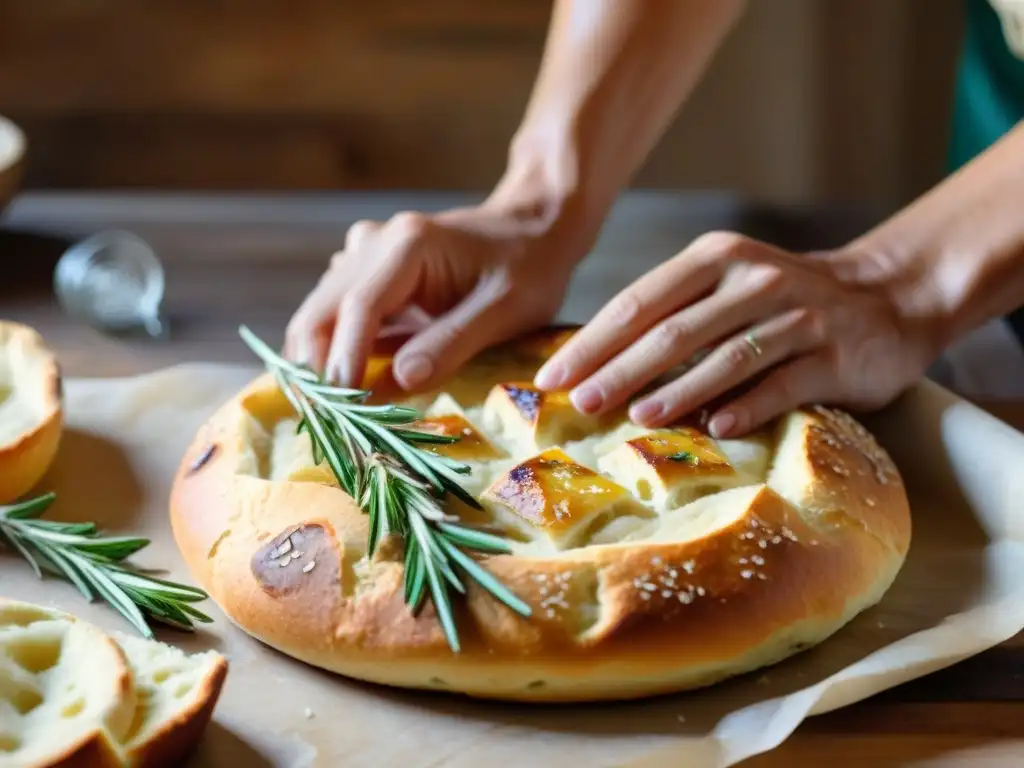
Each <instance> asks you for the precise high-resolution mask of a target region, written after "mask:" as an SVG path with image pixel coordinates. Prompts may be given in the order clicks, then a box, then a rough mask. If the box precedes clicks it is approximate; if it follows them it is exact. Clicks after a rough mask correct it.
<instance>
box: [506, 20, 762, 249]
mask: <svg viewBox="0 0 1024 768" xmlns="http://www.w3.org/2000/svg"><path fill="white" fill-rule="evenodd" d="M742 7H743V2H742V0H557V2H556V5H555V10H554V14H553V18H552V22H551V26H550V29H549V33H548V40H547V46H546V49H545V54H544V58H543V61H542V64H541V68H540V72H539V74H538V78H537V82H536V84H535V86H534V90H533V94H532V96H531V99H530V102H529V105H528V107H527V109H526V113H525V116H524V118H523V121H522V124H521V125H520V127H519V130H518V131H517V132H516V135H515V137H514V139H513V141H512V144H511V147H510V152H509V165H508V169H507V172H506V174H505V176H504V178H503V179H502V181H501V183H500V184H499V185H498V187H497V189H496V190H495V193H494V197H496V198H499V199H501V198H509V197H511V198H519V199H522V198H524V197H525V198H526V199H531V198H536V199H537V200H539V203H538V204H539V205H540V206H542V207H545V206H546V207H547V208H549V209H550V210H549V213H550V215H552V216H563V217H564V218H566V219H569V220H571V222H572V223H571V226H572V227H573V228H575V229H577V230H582V231H585V232H588V233H596V231H597V230H598V229H599V228H600V226H601V222H602V221H603V219H604V217H605V216H606V214H607V212H608V209H609V208H610V207H611V205H612V203H613V202H614V200H615V198H616V197H617V196H618V194H619V192H620V191H621V190H622V189H623V188H624V187H625V186H626V185H627V184H628V183H629V181H630V179H631V177H632V176H633V174H634V173H635V172H636V170H637V169H638V167H639V166H640V164H641V163H642V162H643V161H644V159H645V158H646V156H647V155H648V153H649V152H650V150H651V149H652V147H653V146H654V145H655V143H656V142H657V141H658V139H659V138H660V137H661V135H662V134H663V132H664V131H665V129H666V127H667V126H668V124H669V122H670V121H671V120H672V118H673V116H674V114H675V113H676V112H677V110H678V109H679V107H680V106H681V105H682V103H683V102H684V101H685V99H686V97H687V96H688V95H689V93H690V91H691V90H692V89H693V88H694V86H695V85H696V83H697V82H698V80H699V78H700V76H701V74H702V72H703V70H704V68H705V66H706V65H707V64H708V62H709V61H710V59H711V57H712V56H713V54H714V52H715V50H716V49H717V48H718V46H719V44H720V43H721V41H722V40H723V39H724V37H725V36H726V34H727V33H728V31H729V29H730V28H731V26H732V25H733V23H734V21H735V20H736V18H737V17H738V16H739V13H740V11H741V9H742ZM524 191H525V194H524Z"/></svg>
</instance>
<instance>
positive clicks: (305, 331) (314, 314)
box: [282, 251, 344, 370]
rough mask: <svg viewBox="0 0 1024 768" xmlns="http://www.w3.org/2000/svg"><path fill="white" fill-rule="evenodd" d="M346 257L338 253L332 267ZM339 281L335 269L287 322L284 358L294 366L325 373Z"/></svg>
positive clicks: (328, 273)
mask: <svg viewBox="0 0 1024 768" xmlns="http://www.w3.org/2000/svg"><path fill="white" fill-rule="evenodd" d="M343 253H344V252H341V251H339V252H338V253H336V254H335V255H334V256H333V257H332V263H333V264H336V263H338V261H339V260H340V258H341V257H342V256H343ZM336 277H337V276H336V275H335V273H334V271H333V268H329V269H328V270H327V271H326V272H324V274H323V275H321V277H320V279H319V280H318V281H317V284H316V285H315V286H314V287H313V290H312V291H310V292H309V295H308V296H306V298H305V300H304V301H303V302H302V303H301V304H300V305H299V308H298V309H297V310H296V311H295V314H293V315H292V317H291V319H290V320H289V321H288V325H287V327H286V328H285V338H284V347H283V350H282V354H283V355H284V357H285V358H286V359H288V360H291V361H292V362H293V363H299V364H302V365H309V366H311V367H313V368H314V369H315V370H323V366H324V363H325V362H326V358H327V350H328V347H329V344H330V336H331V334H330V331H331V328H332V326H333V325H334V322H335V315H336V313H337V309H338V300H339V299H340V293H341V292H342V291H343V290H344V287H343V285H342V282H341V281H338V280H337V279H336Z"/></svg>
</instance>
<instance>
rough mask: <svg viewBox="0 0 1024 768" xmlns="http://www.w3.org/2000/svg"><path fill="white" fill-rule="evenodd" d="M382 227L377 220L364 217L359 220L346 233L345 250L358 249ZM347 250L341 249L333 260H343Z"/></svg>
mask: <svg viewBox="0 0 1024 768" xmlns="http://www.w3.org/2000/svg"><path fill="white" fill-rule="evenodd" d="M379 229H380V224H378V223H377V222H376V221H370V220H368V219H363V220H362V221H357V222H356V223H355V224H353V225H352V226H351V227H349V228H348V232H347V233H346V235H345V250H346V251H358V250H359V249H360V248H361V247H362V246H363V245H364V244H365V243H366V241H367V240H368V239H369V238H370V237H371V236H372V235H374V234H375V233H376V232H377V231H378V230H379ZM344 255H345V252H344V251H339V252H338V253H336V254H334V256H333V258H332V261H333V260H337V261H341V260H342V258H344Z"/></svg>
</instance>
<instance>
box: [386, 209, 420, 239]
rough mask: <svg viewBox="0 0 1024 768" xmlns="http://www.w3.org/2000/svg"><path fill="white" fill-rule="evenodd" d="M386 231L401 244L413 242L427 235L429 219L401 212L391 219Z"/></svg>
mask: <svg viewBox="0 0 1024 768" xmlns="http://www.w3.org/2000/svg"><path fill="white" fill-rule="evenodd" d="M388 229H390V230H391V231H392V233H393V234H394V236H395V237H396V238H397V239H398V240H399V241H401V242H406V243H409V242H415V241H417V240H420V239H422V238H423V237H424V236H425V235H426V234H427V231H428V230H429V229H430V219H428V218H427V217H426V216H424V215H423V214H422V213H416V212H414V211H403V212H402V213H396V214H395V215H394V216H392V217H391V220H390V221H389V222H388Z"/></svg>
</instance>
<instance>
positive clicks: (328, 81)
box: [0, 0, 961, 200]
mask: <svg viewBox="0 0 1024 768" xmlns="http://www.w3.org/2000/svg"><path fill="white" fill-rule="evenodd" d="M655 1H656V2H669V3H671V2H675V0H655ZM960 5H961V0H930V2H928V3H924V4H922V3H910V2H902V3H893V2H890V0H830V1H829V2H827V3H822V2H817V0H773V1H772V2H771V3H749V4H748V9H747V11H746V14H745V17H744V18H743V20H742V21H741V22H740V24H739V25H738V26H737V28H736V30H735V31H734V33H733V34H732V35H731V36H730V39H729V40H728V41H727V42H726V44H725V46H724V47H723V49H722V51H721V52H720V54H719V55H718V56H717V57H716V61H715V63H714V66H713V67H711V69H710V70H709V71H708V73H707V75H706V77H705V79H704V80H703V82H702V84H701V86H700V87H699V88H698V89H697V92H696V93H695V94H694V95H693V98H692V99H691V100H690V101H689V103H688V105H687V107H686V110H685V116H684V118H683V119H681V120H679V121H677V123H676V124H675V125H674V126H672V128H671V129H670V130H669V131H668V133H667V135H666V136H665V138H664V140H663V141H662V142H661V144H660V146H659V147H658V148H657V149H656V151H655V152H654V153H653V154H652V155H651V157H650V159H649V161H648V163H647V164H646V167H645V168H644V169H643V170H642V172H641V174H640V176H639V178H638V183H639V184H641V185H644V186H649V187H671V188H679V187H689V188H693V187H696V186H702V187H703V186H714V187H718V188H730V189H732V188H741V189H744V190H746V191H748V192H749V193H751V194H757V195H770V196H771V199H773V200H776V199H786V200H792V199H805V198H814V199H817V198H819V197H820V196H821V194H834V195H837V196H843V197H846V198H848V197H859V196H863V197H864V198H866V199H873V200H889V199H891V198H892V197H896V198H897V199H903V198H904V197H905V196H906V195H907V194H910V193H912V192H916V191H918V190H919V189H920V188H921V187H922V186H923V185H924V184H926V183H930V182H931V181H933V180H934V178H935V175H936V174H937V173H938V172H939V171H940V170H941V168H942V163H943V158H944V153H945V142H946V138H945V132H944V131H943V130H937V129H936V125H937V124H944V123H945V122H946V121H947V120H948V114H949V108H948V103H949V99H950V95H951V86H952V73H953V64H954V59H955V56H956V52H957V43H958V35H959V31H960V16H961V13H960ZM551 6H552V2H551V0H488V1H487V2H478V1H477V0H433V1H432V2H430V3H419V2H409V0H374V2H363V0H291V2H288V3H280V2H268V1H267V0H248V1H247V2H244V3H241V2H237V1H236V2H223V1H222V2H203V3H197V2H174V0H150V2H146V3H139V2H137V0H88V2H81V1H80V0H46V2H33V1H32V0H5V1H4V2H0V113H4V114H7V115H8V116H9V117H11V118H13V119H15V120H17V121H18V122H19V123H21V124H22V125H23V126H24V128H25V130H26V132H27V133H28V135H29V136H30V138H31V141H32V146H33V151H32V154H31V162H30V163H29V167H28V174H27V177H26V183H27V184H28V185H30V186H32V187H33V188H43V187H45V188H53V187H58V186H59V187H63V188H83V187H93V188H95V187H106V188H115V187H145V188H154V187H155V188H170V187H176V188H182V189H231V190H238V189H389V188H400V189H411V188H416V189H425V188H427V189H438V188H444V189H462V190H465V189H473V190H476V189H484V188H487V187H489V185H491V184H492V183H493V182H494V180H495V177H496V176H497V175H498V174H499V173H500V172H501V170H502V167H503V165H504V162H505V157H506V152H507V146H508V140H509V137H510V136H511V134H512V132H513V131H514V130H515V128H516V126H517V125H518V122H519V119H520V117H521V115H522V112H523V109H524V107H525V104H526V101H527V98H528V96H529V93H530V89H531V87H532V85H533V81H534V77H535V75H536V72H537V69H538V66H539V64H540V56H541V52H542V49H543V44H544V37H545V32H546V29H547V25H548V19H549V15H550V12H551ZM850 115H856V116H857V119H856V120H851V119H850ZM780 196H781V197H780Z"/></svg>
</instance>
